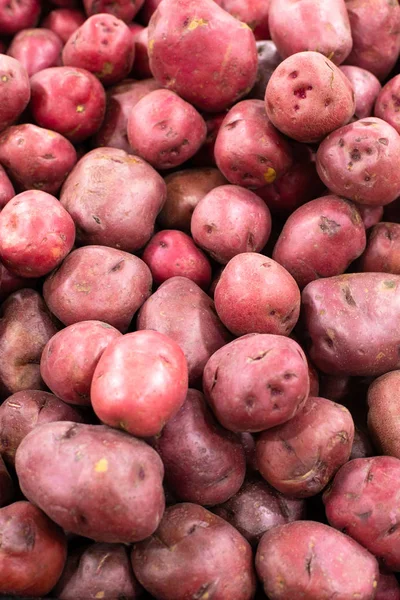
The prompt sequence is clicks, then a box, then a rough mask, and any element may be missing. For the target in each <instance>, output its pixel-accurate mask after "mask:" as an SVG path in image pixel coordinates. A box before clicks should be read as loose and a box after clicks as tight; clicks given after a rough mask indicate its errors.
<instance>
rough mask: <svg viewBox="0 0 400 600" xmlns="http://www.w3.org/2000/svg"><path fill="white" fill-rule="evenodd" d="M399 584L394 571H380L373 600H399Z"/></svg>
mask: <svg viewBox="0 0 400 600" xmlns="http://www.w3.org/2000/svg"><path fill="white" fill-rule="evenodd" d="M399 598H400V585H399V582H398V581H397V579H396V575H395V574H394V573H389V572H386V571H382V570H381V571H380V573H379V581H378V587H377V588H376V596H375V600H399Z"/></svg>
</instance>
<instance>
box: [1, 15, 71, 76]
mask: <svg viewBox="0 0 400 600" xmlns="http://www.w3.org/2000/svg"><path fill="white" fill-rule="evenodd" d="M62 48H63V42H62V40H61V38H59V37H58V35H57V34H56V33H54V32H53V31H50V29H43V28H40V27H37V28H36V29H23V30H22V31H20V32H19V33H17V35H16V36H15V37H14V38H13V40H12V42H11V44H10V46H9V47H8V50H7V54H8V55H9V56H12V57H13V58H15V59H16V60H18V61H19V62H20V63H21V65H22V66H23V67H25V69H26V71H27V73H28V75H29V77H32V75H34V74H35V73H38V72H39V71H42V70H43V69H47V68H48V67H56V66H58V65H60V64H61V50H62Z"/></svg>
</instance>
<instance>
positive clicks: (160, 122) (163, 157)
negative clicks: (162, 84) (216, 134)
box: [128, 90, 207, 169]
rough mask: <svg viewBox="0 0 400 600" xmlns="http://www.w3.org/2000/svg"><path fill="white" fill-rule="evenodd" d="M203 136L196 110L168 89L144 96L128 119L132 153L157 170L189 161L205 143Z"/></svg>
mask: <svg viewBox="0 0 400 600" xmlns="http://www.w3.org/2000/svg"><path fill="white" fill-rule="evenodd" d="M149 131H151V134H150V135H149V134H148V132H149ZM206 133H207V130H206V124H205V122H204V119H203V118H202V117H201V116H200V114H199V113H198V112H197V110H196V109H195V108H193V106H191V105H190V104H189V103H188V102H185V101H184V100H182V98H180V97H179V96H178V95H177V94H175V93H174V92H171V91H169V90H155V91H154V92H150V93H149V94H146V96H144V97H143V98H142V99H141V100H139V102H137V103H136V104H135V106H134V107H133V108H132V110H131V113H130V115H129V119H128V140H129V144H130V146H131V148H132V151H133V153H134V154H137V155H139V156H141V157H142V158H144V160H147V162H149V163H150V164H151V165H152V166H153V167H155V168H156V169H171V168H173V167H177V166H179V165H181V164H182V163H184V162H186V161H187V160H189V158H191V157H192V156H193V155H194V154H196V152H197V150H198V149H199V148H200V146H201V145H202V144H203V142H204V141H205V139H206Z"/></svg>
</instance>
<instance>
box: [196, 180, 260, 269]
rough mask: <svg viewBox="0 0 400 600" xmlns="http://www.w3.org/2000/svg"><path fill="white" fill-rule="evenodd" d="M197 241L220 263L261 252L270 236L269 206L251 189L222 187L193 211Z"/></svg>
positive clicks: (204, 199)
mask: <svg viewBox="0 0 400 600" xmlns="http://www.w3.org/2000/svg"><path fill="white" fill-rule="evenodd" d="M191 232H192V236H193V239H194V241H195V242H196V244H198V245H199V246H200V247H201V248H203V250H205V251H206V252H207V253H208V254H209V255H210V256H211V257H212V258H213V259H214V260H216V261H217V262H219V263H221V264H226V263H228V262H229V261H230V260H231V258H233V257H234V256H236V255H237V254H241V253H243V252H260V251H261V250H262V249H263V248H264V246H265V245H266V243H267V242H268V238H269V235H270V233H271V215H270V212H269V209H268V207H267V206H266V204H265V203H264V202H263V201H262V200H261V198H259V197H258V196H256V194H254V193H253V192H251V191H250V190H246V189H245V188H242V187H239V186H236V185H222V186H219V187H217V188H215V189H213V190H211V192H209V193H208V194H207V195H206V196H204V198H202V199H201V200H200V202H199V203H198V204H197V206H196V208H195V209H194V211H193V215H192V221H191Z"/></svg>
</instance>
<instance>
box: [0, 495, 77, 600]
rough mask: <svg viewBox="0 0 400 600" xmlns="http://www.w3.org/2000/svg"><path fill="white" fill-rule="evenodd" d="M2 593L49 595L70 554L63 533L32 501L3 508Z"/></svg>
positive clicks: (0, 517)
mask: <svg viewBox="0 0 400 600" xmlns="http://www.w3.org/2000/svg"><path fill="white" fill-rule="evenodd" d="M0 537H1V548H0V562H1V571H0V593H1V594H11V595H12V596H38V597H42V598H43V597H44V596H46V595H47V594H48V593H49V592H50V591H51V590H52V588H53V587H54V585H55V584H56V583H57V580H58V579H59V577H60V575H61V573H62V570H63V568H64V563H65V559H66V556H67V541H66V538H65V535H64V533H63V532H62V531H61V529H59V527H57V525H55V524H54V523H52V521H50V519H48V518H47V517H46V515H45V514H43V513H42V511H41V510H39V509H38V508H36V506H33V504H30V503H29V502H15V503H14V504H10V506H6V507H5V508H2V509H1V510H0Z"/></svg>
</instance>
